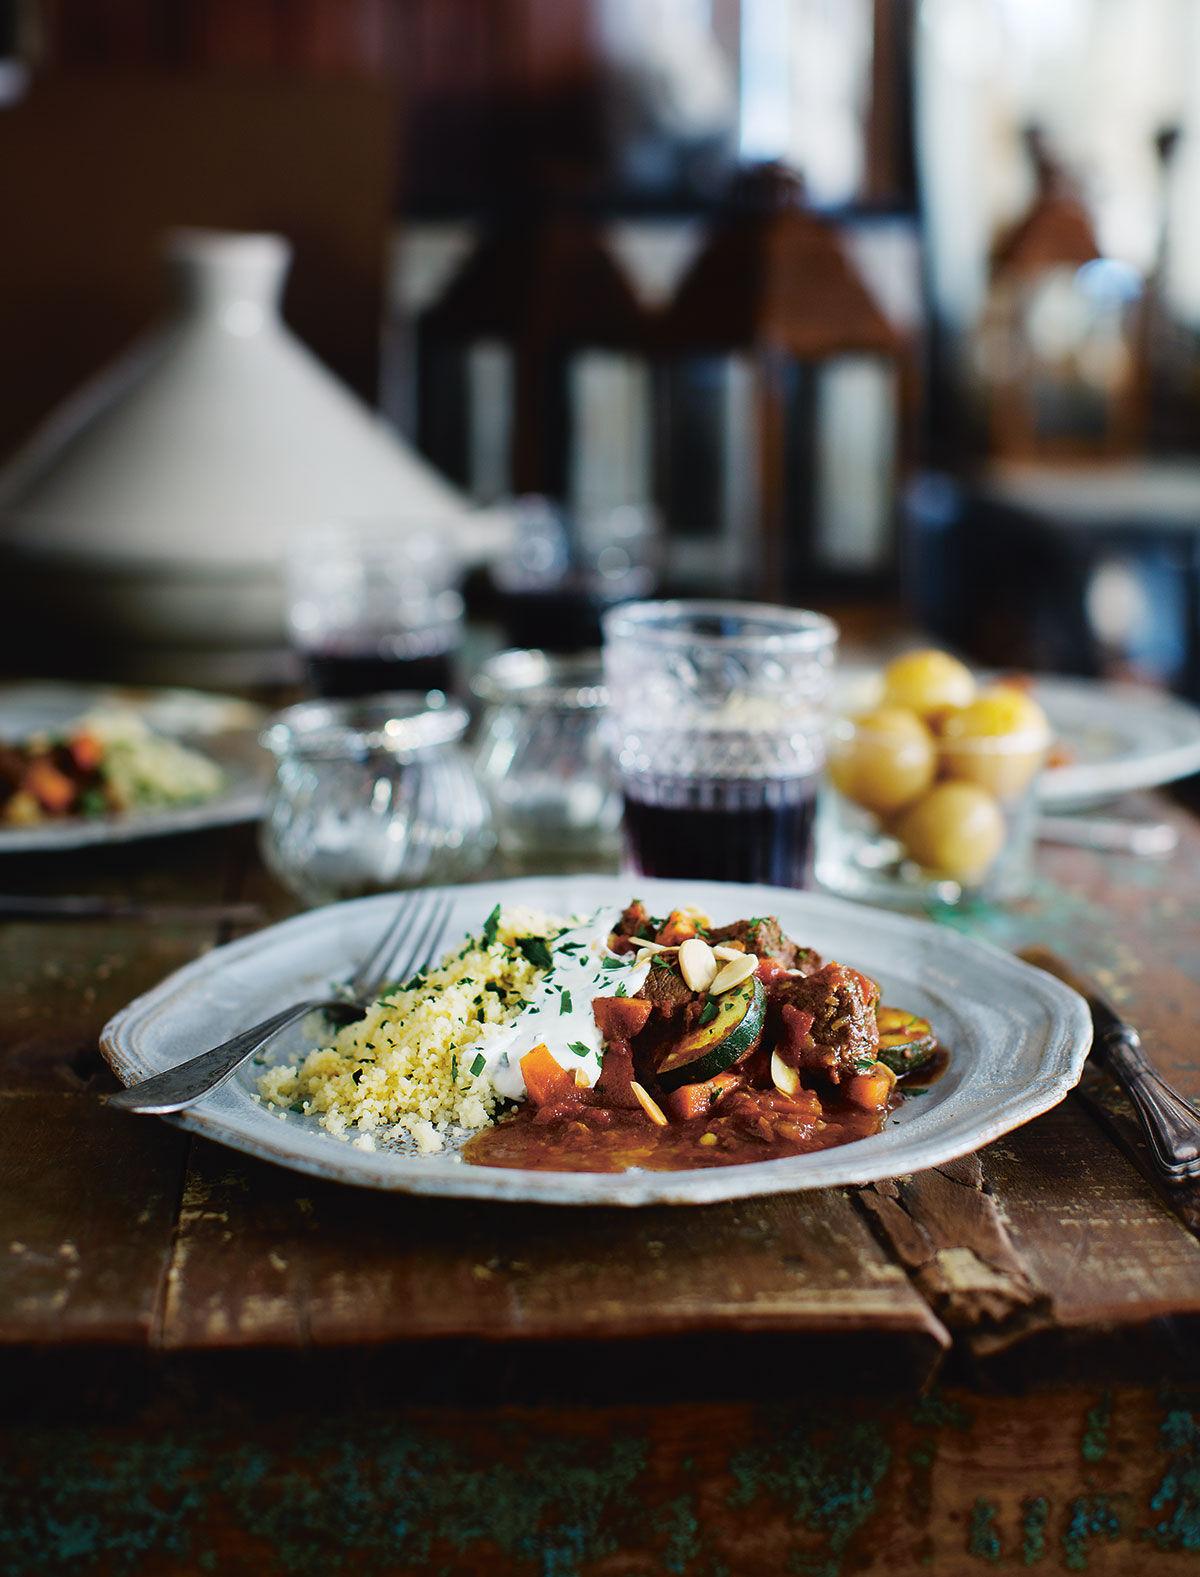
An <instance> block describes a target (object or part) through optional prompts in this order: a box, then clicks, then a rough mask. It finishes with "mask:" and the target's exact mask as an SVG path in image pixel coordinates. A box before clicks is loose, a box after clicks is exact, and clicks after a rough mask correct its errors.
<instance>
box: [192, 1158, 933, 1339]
mask: <svg viewBox="0 0 1200 1577" xmlns="http://www.w3.org/2000/svg"><path fill="white" fill-rule="evenodd" d="M720 1330H733V1331H741V1332H750V1331H784V1332H800V1333H804V1332H807V1333H817V1332H821V1331H827V1332H846V1331H860V1330H861V1331H869V1332H874V1333H877V1334H881V1335H882V1334H887V1333H893V1334H900V1335H903V1336H905V1337H910V1336H911V1337H916V1338H918V1339H919V1340H920V1341H922V1342H924V1343H927V1344H928V1345H929V1347H930V1348H931V1349H935V1348H936V1347H938V1346H939V1345H940V1344H941V1343H943V1342H944V1340H945V1337H944V1333H943V1331H942V1328H941V1326H940V1324H939V1323H938V1321H937V1320H936V1319H934V1318H933V1316H932V1315H931V1314H930V1312H929V1310H928V1308H927V1306H926V1305H925V1303H924V1301H923V1300H922V1299H921V1298H920V1297H918V1296H917V1295H916V1294H915V1293H914V1291H913V1290H912V1288H911V1286H910V1284H909V1282H908V1280H907V1278H906V1277H905V1275H904V1273H903V1272H902V1271H901V1270H900V1269H899V1267H898V1266H896V1265H895V1264H893V1263H891V1262H890V1261H889V1259H888V1258H887V1256H886V1255H885V1254H884V1253H883V1252H882V1251H881V1249H880V1248H879V1246H878V1245H877V1244H876V1243H875V1241H874V1240H873V1238H872V1236H871V1234H870V1233H869V1232H868V1231H867V1230H866V1228H865V1227H864V1224H863V1222H862V1221H861V1219H860V1217H859V1216H858V1214H857V1212H856V1211H855V1209H854V1207H853V1206H852V1204H851V1203H850V1201H849V1200H848V1199H847V1197H846V1196H845V1195H844V1194H842V1193H840V1192H826V1193H821V1194H810V1195H793V1196H790V1197H779V1198H774V1199H768V1200H757V1201H752V1202H747V1203H745V1204H739V1205H730V1206H715V1207H709V1208H705V1209H703V1210H680V1209H676V1210H648V1211H637V1212H628V1211H601V1210H584V1211H575V1210H571V1211H558V1210H537V1209H531V1208H529V1207H522V1206H516V1207H505V1206H493V1207H486V1206H480V1205H477V1204H469V1203H463V1204H457V1203H450V1202H445V1201H436V1200H405V1199H401V1198H395V1197H391V1196H387V1195H380V1194H372V1193H369V1192H366V1191H352V1190H348V1189H345V1188H340V1187H337V1186H335V1185H330V1184H322V1183H319V1182H317V1181H315V1180H311V1179H304V1178H297V1177H295V1176H291V1175H289V1174H287V1173H286V1172H282V1171H279V1170H277V1169H274V1168H270V1167H267V1166H265V1165H259V1164H254V1163H249V1162H243V1161H240V1160H236V1159H234V1158H232V1157H230V1156H229V1155H227V1154H225V1153H222V1152H220V1151H218V1150H216V1149H215V1148H213V1147H211V1146H209V1145H207V1144H200V1143H198V1144H197V1145H196V1147H195V1150H194V1153H193V1158H192V1166H191V1168H190V1170H189V1174H188V1180H187V1185H186V1188H185V1191H184V1199H183V1210H182V1214H181V1219H180V1230H179V1234H178V1240H177V1243H176V1248H175V1257H174V1261H173V1264H172V1268H171V1275H170V1281H169V1290H168V1295H167V1299H166V1304H165V1312H164V1322H163V1332H162V1340H163V1342H164V1344H165V1345H167V1346H169V1347H181V1348H196V1347H201V1348H203V1347H213V1346H216V1347H222V1346H227V1345H237V1344H271V1343H282V1344H289V1345H290V1344H304V1343H312V1344H314V1345H327V1344H336V1345H341V1344H347V1343H354V1342H401V1341H410V1342H415V1341H428V1340H431V1339H445V1338H451V1337H456V1338H467V1339H472V1338H473V1339H479V1340H483V1341H504V1340H515V1341H530V1340H535V1339H537V1340H563V1339H571V1340H580V1339H591V1338H596V1337H604V1338H618V1339H619V1338H628V1337H634V1336H652V1335H655V1334H664V1333H675V1334H677V1333H680V1332H685V1331H720Z"/></svg>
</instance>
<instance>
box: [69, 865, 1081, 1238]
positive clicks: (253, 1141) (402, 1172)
mask: <svg viewBox="0 0 1200 1577" xmlns="http://www.w3.org/2000/svg"><path fill="white" fill-rule="evenodd" d="M583 881H589V882H594V881H599V882H602V883H608V884H612V885H616V884H620V887H621V889H622V891H624V892H626V893H627V892H628V891H629V890H631V884H632V885H633V886H637V885H638V884H639V883H640V884H641V886H642V888H643V889H644V890H649V889H650V887H651V886H652V885H654V886H657V885H658V884H657V883H651V881H650V880H649V879H648V878H639V877H630V876H621V875H618V876H612V875H610V874H606V873H583V872H581V873H577V874H575V875H545V876H526V877H515V878H508V879H506V880H502V881H494V882H477V883H471V884H469V885H463V886H457V887H453V888H447V889H438V890H439V891H442V890H445V891H451V892H453V893H455V894H456V895H459V896H460V898H461V899H462V900H463V901H467V900H468V899H471V898H473V897H474V896H475V895H479V896H480V897H481V898H483V897H485V896H486V897H487V899H488V901H489V903H492V902H495V901H497V899H499V900H500V901H502V902H503V901H504V898H505V896H506V894H509V893H512V892H514V890H518V891H519V890H520V889H528V888H529V887H530V886H531V885H532V884H534V883H537V884H540V885H543V886H544V885H545V884H550V885H551V886H562V887H564V888H567V887H568V886H569V885H570V884H571V883H579V882H583ZM663 885H669V886H670V887H671V889H672V890H673V891H675V892H678V893H680V894H681V896H682V897H684V898H685V899H686V897H687V896H688V893H687V892H686V889H687V888H688V887H701V888H705V889H711V888H712V887H714V886H720V887H728V888H729V889H730V892H731V894H735V893H736V894H739V895H745V896H746V897H747V898H749V897H750V896H751V895H756V896H757V897H759V898H762V897H764V896H766V895H769V894H772V893H775V894H782V895H783V896H785V897H788V898H790V899H793V900H795V899H800V900H802V901H803V902H804V903H805V904H807V905H809V906H811V907H813V908H814V909H815V910H816V911H817V913H818V915H819V913H820V912H821V911H825V912H827V913H832V914H834V915H839V914H840V915H842V916H843V917H844V918H845V919H847V920H850V919H853V918H854V917H855V916H861V915H862V914H863V913H864V911H865V912H868V913H870V915H871V916H872V917H873V920H874V922H875V923H876V924H877V925H879V926H881V927H882V928H883V930H884V931H888V930H891V931H899V932H900V933H902V934H909V933H911V932H912V930H913V929H914V928H915V930H916V931H917V932H923V933H924V934H925V935H926V936H927V937H928V938H933V937H936V939H937V941H938V943H939V945H941V946H942V947H944V948H945V949H947V950H948V951H950V952H951V953H958V954H962V953H966V954H968V955H969V954H972V953H982V954H983V955H985V957H987V958H988V959H990V960H991V962H992V965H993V968H995V967H996V966H997V965H999V966H1000V967H1001V968H1002V969H1003V970H1005V971H1006V972H1011V973H1012V974H1013V975H1014V976H1015V978H1016V980H1017V981H1020V980H1023V979H1024V980H1027V981H1028V982H1030V983H1033V984H1036V987H1037V990H1038V993H1039V995H1040V997H1041V1000H1042V1006H1043V1008H1044V1010H1045V1012H1044V1016H1045V1019H1046V1027H1045V1031H1044V1035H1043V1041H1044V1043H1043V1044H1042V1045H1041V1046H1040V1047H1039V1051H1038V1058H1039V1062H1038V1069H1039V1071H1038V1075H1037V1077H1035V1078H1033V1079H1031V1080H1030V1081H1028V1082H1027V1083H1026V1084H1025V1085H1024V1086H1023V1088H1022V1089H1021V1090H1020V1091H1019V1092H1018V1093H1015V1094H1012V1095H1009V1096H1008V1097H1007V1098H1006V1099H1005V1100H1003V1101H1002V1102H1001V1103H1000V1105H999V1107H998V1108H997V1109H996V1110H995V1111H994V1112H993V1113H992V1114H991V1116H990V1117H986V1118H983V1119H972V1120H971V1121H970V1122H969V1123H967V1124H966V1128H967V1131H965V1132H961V1133H958V1134H957V1137H953V1136H952V1135H951V1134H947V1135H944V1136H943V1137H942V1138H941V1140H940V1141H939V1138H938V1135H937V1133H936V1132H935V1133H934V1134H933V1135H929V1136H926V1137H925V1138H924V1139H921V1140H913V1141H910V1142H909V1143H908V1144H907V1146H906V1147H905V1150H904V1153H902V1155H901V1157H900V1159H899V1163H898V1164H897V1163H895V1162H894V1161H893V1159H892V1152H891V1151H885V1152H884V1156H883V1159H882V1161H873V1160H872V1157H873V1156H874V1155H876V1154H877V1152H876V1151H874V1150H873V1149H866V1148H864V1147H868V1146H871V1145H872V1140H871V1139H863V1140H858V1141H855V1142H854V1143H852V1144H848V1145H845V1146H839V1147H837V1148H835V1149H833V1150H826V1151H821V1152H819V1157H820V1160H821V1168H820V1176H819V1177H816V1178H814V1179H813V1180H812V1181H808V1180H806V1177H805V1169H804V1163H806V1162H807V1163H810V1167H809V1169H810V1170H811V1162H812V1161H813V1160H815V1159H817V1158H816V1157H807V1156H797V1157H788V1158H784V1159H782V1160H775V1161H756V1162H748V1163H745V1164H743V1165H739V1166H731V1167H721V1168H708V1169H700V1170H692V1171H685V1170H681V1171H674V1172H636V1173H621V1174H612V1173H562V1172H533V1171H521V1170H518V1169H515V1168H499V1167H487V1168H484V1167H479V1168H474V1167H471V1166H470V1165H468V1164H464V1163H461V1162H456V1163H453V1164H451V1163H450V1162H449V1158H446V1157H430V1158H414V1164H413V1165H412V1166H411V1167H410V1168H404V1169H401V1168H397V1169H395V1170H394V1171H391V1172H388V1173H379V1172H376V1173H373V1174H372V1173H370V1171H369V1165H368V1166H366V1167H365V1166H364V1162H366V1161H367V1159H368V1157H369V1155H370V1154H371V1152H362V1151H356V1150H353V1149H352V1147H351V1146H350V1144H349V1143H346V1142H341V1143H339V1142H337V1141H335V1140H334V1139H332V1138H331V1137H330V1138H329V1139H328V1143H329V1153H328V1155H326V1154H325V1153H324V1152H322V1153H321V1154H320V1155H318V1156H310V1155H308V1154H305V1153H303V1152H302V1151H298V1150H296V1149H294V1148H289V1147H288V1146H287V1145H286V1144H282V1145H278V1144H273V1143H271V1142H269V1141H268V1140H266V1139H265V1138H263V1137H260V1136H259V1135H258V1133H257V1131H256V1129H257V1124H256V1123H254V1122H253V1119H252V1114H251V1113H247V1114H246V1116H247V1122H248V1123H249V1131H247V1122H238V1121H234V1122H232V1123H231V1122H230V1120H229V1114H228V1113H225V1112H222V1111H220V1110H217V1111H213V1110H206V1107H207V1106H209V1105H210V1103H211V1102H213V1101H214V1100H219V1099H220V1092H216V1094H215V1095H214V1096H210V1097H206V1099H205V1101H204V1102H201V1103H200V1104H199V1105H198V1106H197V1107H196V1108H195V1109H193V1110H191V1111H188V1112H183V1113H179V1114H178V1115H176V1116H174V1117H171V1118H169V1119H167V1120H168V1121H170V1122H172V1123H173V1124H175V1125H176V1126H178V1127H181V1128H184V1129H187V1130H189V1131H191V1132H194V1133H199V1134H202V1135H204V1136H205V1137H207V1138H210V1139H213V1140H215V1141H217V1142H218V1143H222V1144H225V1145H227V1146H228V1147H230V1148H233V1149H235V1150H239V1151H241V1152H243V1153H246V1154H250V1155H254V1156H256V1157H258V1158H259V1159H262V1160H266V1161H270V1162H272V1163H274V1164H276V1165H283V1166H286V1167H288V1168H289V1169H291V1170H295V1171H299V1172H301V1173H305V1174H308V1175H312V1176H317V1177H321V1178H324V1179H327V1180H333V1181H337V1182H341V1183H348V1184H352V1185H355V1186H362V1187H370V1188H374V1189H376V1190H379V1191H382V1192H389V1193H400V1194H405V1195H414V1196H423V1197H440V1198H458V1199H462V1198H470V1199H476V1200H479V1201H481V1202H483V1201H495V1202H497V1203H515V1202H523V1203H530V1204H539V1205H557V1206H577V1205H585V1206H611V1207H617V1208H624V1207H629V1208H635V1207H639V1206H645V1205H666V1204H689V1205H700V1204H710V1203H720V1202H728V1201H731V1200H736V1199H744V1198H751V1197H756V1196H759V1195H763V1194H772V1193H789V1192H798V1191H801V1190H804V1189H809V1188H818V1187H821V1188H824V1187H832V1188H836V1187H848V1186H863V1185H865V1184H867V1183H870V1182H875V1181H879V1180H882V1179H884V1178H888V1177H895V1176H900V1175H905V1174H907V1173H908V1172H911V1171H918V1170H923V1169H926V1168H928V1167H931V1166H940V1165H945V1164H946V1163H948V1162H949V1161H951V1160H955V1159H958V1158H959V1157H960V1156H963V1155H968V1154H971V1153H972V1152H974V1151H975V1150H977V1149H979V1148H981V1147H982V1146H983V1145H985V1144H988V1143H991V1142H992V1141H993V1140H995V1139H998V1138H1000V1137H1002V1136H1003V1135H1004V1134H1006V1133H1009V1132H1011V1131H1012V1130H1013V1129H1014V1128H1017V1127H1021V1126H1023V1125H1024V1124H1025V1123H1026V1122H1029V1121H1031V1120H1032V1119H1033V1118H1034V1117H1037V1116H1040V1115H1041V1114H1042V1113H1043V1112H1045V1111H1048V1110H1049V1109H1050V1108H1051V1107H1053V1106H1055V1105H1057V1104H1058V1102H1059V1101H1060V1100H1062V1099H1063V1098H1064V1097H1065V1096H1066V1094H1067V1093H1068V1092H1069V1091H1070V1090H1071V1089H1072V1088H1074V1086H1075V1085H1076V1084H1077V1083H1078V1081H1079V1078H1080V1076H1081V1074H1082V1071H1083V1066H1084V1062H1085V1060H1086V1057H1087V1054H1088V1051H1089V1049H1090V1047H1091V1040H1092V1020H1091V1013H1090V1010H1089V1009H1088V1006H1087V1003H1086V1002H1085V1001H1084V999H1083V998H1082V997H1081V996H1079V995H1078V993H1076V992H1075V991H1073V990H1072V989H1071V988H1070V987H1069V986H1066V985H1064V984H1063V983H1062V982H1061V981H1059V980H1057V979H1055V978H1054V977H1053V976H1052V975H1049V974H1046V973H1045V972H1044V971H1041V970H1038V969H1035V968H1034V967H1033V966H1032V965H1029V964H1026V963H1024V962H1023V961H1022V960H1021V959H1018V958H1016V957H1015V956H1014V955H1013V954H1011V953H1008V952H1006V951H1005V950H1004V949H1003V948H1000V947H997V946H996V945H995V944H994V943H991V942H988V941H986V940H984V939H982V938H978V937H972V936H967V935H965V934H964V933H962V932H959V931H956V930H952V929H950V928H948V927H944V926H938V925H936V924H934V923H933V922H932V921H930V920H926V919H920V918H916V917H913V916H909V915H902V914H897V913H895V912H893V911H890V910H883V909H873V908H872V909H868V908H867V906H865V905H861V904H856V903H853V902H850V901H849V900H846V899H842V898H836V897H832V896H830V895H828V894H825V893H820V892H811V891H809V892H797V891H794V890H791V889H779V888H771V887H767V886H764V885H762V884H754V883H712V882H707V881H705V882H695V881H693V882H685V881H679V882H676V881H669V882H666V883H664V884H663ZM396 896H397V895H396V894H394V893H393V894H388V893H385V894H378V895H374V896H371V897H367V898H357V899H350V900H345V901H343V902H342V903H338V904H329V905H325V906H323V907H321V908H318V909H310V910H307V911H304V912H302V913H300V914H297V915H292V916H289V917H288V918H287V919H285V920H282V921H279V922H276V924H274V925H272V926H266V927H263V928H262V929H261V930H258V931H255V932H252V933H250V934H249V935H247V936H244V937H240V938H238V939H236V940H235V941H233V942H230V943H227V944H226V945H225V946H224V947H220V948H214V949H212V950H210V951H209V952H207V953H204V954H202V955H201V956H200V957H199V958H196V959H193V960H191V961H190V962H189V963H187V964H185V965H183V966H182V967H181V968H180V969H178V970H175V971H173V972H172V973H171V974H170V975H168V976H167V977H166V978H165V979H164V980H162V981H160V982H159V984H158V985H156V986H154V987H152V988H151V989H150V990H149V991H147V992H144V993H142V995H140V996H139V997H136V998H135V999H134V1000H133V1001H132V1002H130V1003H129V1004H127V1006H126V1007H124V1008H122V1009H121V1010H120V1011H119V1012H118V1013H116V1014H114V1015H113V1017H112V1018H111V1019H109V1021H108V1023H107V1024H106V1025H105V1026H104V1029H103V1031H102V1032H101V1035H100V1050H101V1052H102V1054H103V1055H104V1058H105V1060H106V1061H107V1063H108V1064H109V1066H110V1067H111V1068H112V1070H113V1072H114V1073H115V1074H116V1075H117V1077H118V1078H119V1079H120V1080H121V1082H122V1083H124V1084H129V1083H132V1082H134V1081H135V1079H136V1078H138V1077H141V1076H144V1075H145V1074H146V1073H147V1072H149V1071H151V1070H152V1068H153V1064H152V1063H147V1062H146V1061H145V1060H144V1059H142V1058H139V1056H138V1039H139V1036H141V1035H144V1034H146V1033H150V1032H153V1029H154V1028H155V1022H156V1020H158V1019H159V1018H160V1017H161V1015H163V1014H166V1015H167V1016H168V1017H169V1015H170V1010H171V1007H172V1005H173V1004H174V1003H175V1001H176V1000H177V999H178V997H179V995H180V993H181V992H182V993H187V992H188V991H190V990H191V989H192V987H193V986H194V985H195V984H196V983H197V982H199V981H202V980H204V979H205V978H206V977H210V976H217V975H219V973H220V972H221V970H222V968H223V967H224V966H225V965H226V964H227V963H228V962H230V961H231V960H233V959H238V958H243V957H245V956H247V955H251V954H253V952H254V951H255V950H256V949H257V948H261V946H262V944H263V940H264V938H267V937H271V938H272V939H275V940H278V939H279V938H280V937H281V936H283V937H284V938H285V939H286V938H287V937H289V936H295V935H296V934H298V933H300V932H302V931H304V930H306V929H308V928H314V929H317V928H319V927H322V926H325V925H328V924H329V923H330V917H331V916H332V915H334V914H339V913H340V914H344V913H346V912H347V911H348V910H349V909H351V908H354V909H356V910H358V911H360V912H361V911H365V910H366V909H367V908H368V907H370V908H372V909H382V908H383V907H385V906H386V905H387V904H388V903H390V902H394V901H395V898H396ZM255 1110H256V1111H259V1112H261V1113H262V1115H263V1116H264V1117H265V1116H266V1114H267V1110H268V1109H267V1108H262V1107H256V1108H255ZM963 1121H965V1119H963V1120H962V1121H960V1127H961V1126H962V1122H963ZM952 1133H953V1131H952ZM375 1153H377V1152H375ZM856 1155H857V1156H858V1157H859V1158H860V1159H858V1160H857V1161H856V1160H855V1159H854V1157H855V1156H856ZM439 1163H440V1164H439ZM798 1167H799V1168H800V1170H799V1176H798V1177H797V1175H796V1172H797V1168H798ZM422 1168H428V1170H427V1172H426V1175H424V1176H422V1171H421V1169H422ZM780 1169H784V1170H782V1171H781V1170H780ZM606 1184H607V1185H608V1186H604V1185H606ZM614 1184H616V1186H613V1185H614Z"/></svg>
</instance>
